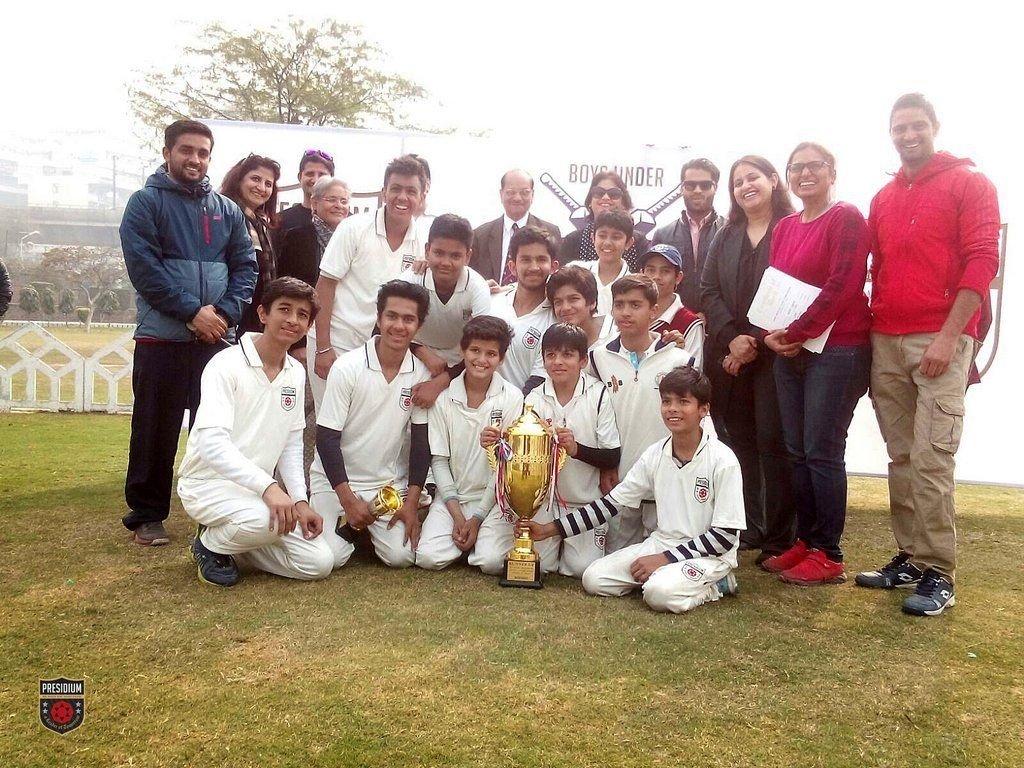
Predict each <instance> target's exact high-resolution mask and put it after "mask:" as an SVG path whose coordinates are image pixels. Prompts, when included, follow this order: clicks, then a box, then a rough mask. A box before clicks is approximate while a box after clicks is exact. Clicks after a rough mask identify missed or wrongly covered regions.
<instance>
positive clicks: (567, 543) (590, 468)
mask: <svg viewBox="0 0 1024 768" xmlns="http://www.w3.org/2000/svg"><path fill="white" fill-rule="evenodd" d="M541 354H543V356H544V370H545V373H546V375H545V377H544V383H543V384H541V385H540V386H539V387H537V388H536V389H534V390H533V391H532V392H530V394H529V395H527V397H526V402H527V403H528V404H530V405H532V406H533V409H534V411H535V412H536V414H537V415H538V416H540V417H541V418H543V419H546V420H547V421H548V423H550V424H551V425H552V426H553V427H554V428H555V432H556V434H557V435H558V443H559V445H560V446H561V447H562V448H564V449H565V450H566V452H567V453H568V454H569V458H568V459H566V462H565V464H564V465H563V467H562V469H561V470H560V471H559V473H558V482H557V484H556V490H557V496H554V497H553V498H552V514H553V516H554V517H555V518H558V517H561V516H562V515H564V514H568V512H569V511H570V510H572V509H575V508H576V507H580V506H583V505H584V504H587V503H589V502H591V501H593V500H594V499H596V498H597V497H598V496H600V495H601V490H600V482H601V470H602V469H610V468H613V467H618V466H619V455H620V453H621V448H620V445H619V431H618V428H617V427H616V425H615V412H614V410H613V409H612V403H611V398H610V397H609V396H608V394H607V391H606V390H605V388H604V386H603V385H602V384H601V382H600V381H598V380H597V379H595V378H594V377H592V376H589V375H588V374H586V373H584V370H583V369H584V368H586V366H587V338H586V334H585V332H584V331H583V329H581V328H578V327H576V326H574V325H569V324H565V323H558V324H556V325H553V326H551V327H550V328H548V330H547V332H545V334H544V340H543V345H542V352H541ZM607 533H608V526H607V525H599V526H597V527H596V528H594V530H593V531H589V532H588V533H586V534H583V535H580V536H575V537H573V538H572V539H565V540H564V541H562V547H561V553H560V556H559V561H558V572H559V573H560V574H562V575H563V576H571V577H573V578H576V579H579V578H582V576H583V572H584V571H585V570H586V569H587V566H589V565H590V564H591V563H592V562H594V561H595V560H597V559H598V558H601V557H604V555H605V539H606V536H607ZM509 546H510V547H511V544H510V545H509Z"/></svg>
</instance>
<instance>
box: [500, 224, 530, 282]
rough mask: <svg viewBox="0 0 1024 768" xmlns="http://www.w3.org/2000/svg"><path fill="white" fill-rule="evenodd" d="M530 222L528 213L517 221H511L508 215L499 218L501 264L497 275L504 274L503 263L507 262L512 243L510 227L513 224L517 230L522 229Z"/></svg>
mask: <svg viewBox="0 0 1024 768" xmlns="http://www.w3.org/2000/svg"><path fill="white" fill-rule="evenodd" d="M529 221H530V212H529V211H527V212H526V215H525V216H523V218H521V219H519V220H518V221H512V219H510V218H509V217H508V214H507V213H506V214H503V215H502V217H501V264H500V265H499V267H498V274H499V275H503V274H505V262H507V261H508V246H509V244H510V243H511V242H512V225H513V224H515V225H516V227H517V228H519V229H522V228H523V227H525V226H526V225H527V224H528V223H529Z"/></svg>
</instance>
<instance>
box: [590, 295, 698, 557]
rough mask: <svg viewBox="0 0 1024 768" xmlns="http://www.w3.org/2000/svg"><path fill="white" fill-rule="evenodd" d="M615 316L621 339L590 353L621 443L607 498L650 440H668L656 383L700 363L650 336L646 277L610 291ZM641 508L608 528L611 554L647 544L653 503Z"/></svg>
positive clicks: (604, 481)
mask: <svg viewBox="0 0 1024 768" xmlns="http://www.w3.org/2000/svg"><path fill="white" fill-rule="evenodd" d="M612 293H613V296H614V298H613V301H612V316H613V317H614V318H615V323H616V325H618V327H619V336H618V337H616V338H615V339H612V340H611V341H610V342H608V343H607V344H605V345H604V346H599V347H596V348H594V349H592V350H591V351H590V373H591V374H592V375H593V376H594V377H595V378H597V379H599V380H601V381H602V382H604V385H605V387H607V389H608V394H609V395H610V396H611V401H612V407H613V408H614V409H615V422H616V424H618V426H619V437H620V438H621V440H622V456H621V458H620V460H619V466H618V469H611V470H602V473H601V490H602V492H605V493H607V492H608V491H610V490H611V489H612V488H613V487H614V486H615V485H616V484H617V483H618V482H619V479H620V478H622V477H625V476H626V473H627V472H629V470H630V469H632V468H633V465H634V464H635V463H636V462H637V460H638V459H639V458H640V456H641V454H642V453H643V452H644V450H645V449H646V448H647V446H649V445H650V444H651V441H652V440H658V439H659V438H664V437H668V430H667V428H666V427H665V424H664V422H663V421H662V420H661V418H660V417H659V416H658V403H659V395H658V383H659V382H660V381H661V379H662V378H663V377H664V376H665V374H666V373H668V372H669V371H671V370H672V369H673V368H676V367H678V366H681V365H693V364H695V363H696V360H695V359H694V356H693V355H692V354H691V353H690V352H689V351H688V350H684V349H680V348H679V347H677V346H676V345H675V344H673V343H671V342H667V341H662V340H661V338H660V336H659V335H658V334H656V333H652V332H651V331H649V330H648V329H649V328H650V325H651V322H652V320H653V314H654V305H655V302H656V301H657V297H658V289H657V288H656V287H655V285H654V282H653V281H652V280H651V279H650V278H649V277H645V276H644V275H627V276H626V277H623V278H621V279H619V280H616V281H615V283H614V285H613V286H612ZM642 501H644V504H643V505H642V509H641V505H638V508H637V509H626V510H623V512H622V514H620V515H618V516H617V517H616V518H615V519H614V520H612V521H611V523H610V524H609V526H608V541H607V551H608V552H614V551H616V550H618V549H622V548H623V547H626V546H629V545H631V544H636V543H638V542H640V541H642V540H643V539H644V536H645V535H646V533H648V532H650V530H652V529H653V526H654V522H655V516H656V513H655V511H654V508H653V500H650V499H644V500H642Z"/></svg>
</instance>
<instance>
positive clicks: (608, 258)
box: [568, 211, 633, 315]
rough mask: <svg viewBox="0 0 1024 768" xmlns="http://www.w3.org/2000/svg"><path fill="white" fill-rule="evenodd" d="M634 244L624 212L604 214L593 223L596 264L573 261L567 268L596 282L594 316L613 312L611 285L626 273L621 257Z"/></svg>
mask: <svg viewBox="0 0 1024 768" xmlns="http://www.w3.org/2000/svg"><path fill="white" fill-rule="evenodd" d="M632 245H633V219H632V218H630V216H629V214H628V213H626V212H625V211H605V212H604V213H599V214H598V215H597V218H596V219H595V220H594V250H595V251H596V252H597V261H572V262H569V265H568V266H571V267H581V268H583V269H586V270H588V271H590V272H592V273H593V275H594V277H595V278H596V280H597V314H599V315H607V314H608V313H609V312H611V309H612V283H614V282H615V281H616V280H618V279H619V278H620V277H625V276H626V275H628V274H629V265H628V264H627V263H626V260H625V259H623V258H622V254H624V253H625V252H626V251H627V250H629V248H630V247H631V246H632Z"/></svg>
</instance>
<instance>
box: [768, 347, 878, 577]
mask: <svg viewBox="0 0 1024 768" xmlns="http://www.w3.org/2000/svg"><path fill="white" fill-rule="evenodd" d="M774 372H775V386H776V390H777V392H778V396H779V410H780V411H781V416H782V433H783V437H784V438H785V440H786V450H787V451H788V452H789V454H790V459H791V461H792V462H793V490H794V493H795V495H796V510H797V531H796V535H797V537H798V538H800V539H802V540H803V541H804V542H805V543H806V544H807V546H809V547H813V548H815V549H820V550H822V551H823V552H825V554H827V555H828V556H829V558H831V559H832V560H835V561H837V562H841V561H842V559H843V551H842V549H841V548H840V546H839V540H840V539H841V538H842V535H843V527H844V526H845V525H846V435H847V432H848V431H849V429H850V422H851V421H852V420H853V411H854V408H856V407H857V401H858V400H860V399H861V397H863V396H864V393H865V392H867V390H868V382H869V380H870V376H871V347H870V346H868V345H865V346H862V347H826V348H825V349H824V350H823V351H822V353H821V354H814V353H813V352H808V351H807V350H802V351H801V352H800V354H799V355H797V356H796V357H792V358H786V357H777V358H776V359H775V371H774Z"/></svg>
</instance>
